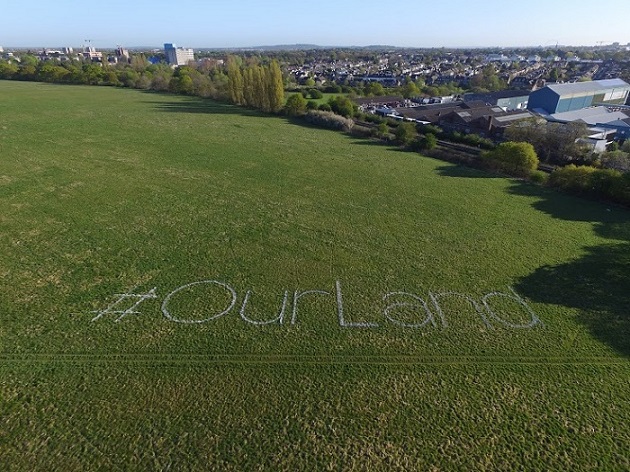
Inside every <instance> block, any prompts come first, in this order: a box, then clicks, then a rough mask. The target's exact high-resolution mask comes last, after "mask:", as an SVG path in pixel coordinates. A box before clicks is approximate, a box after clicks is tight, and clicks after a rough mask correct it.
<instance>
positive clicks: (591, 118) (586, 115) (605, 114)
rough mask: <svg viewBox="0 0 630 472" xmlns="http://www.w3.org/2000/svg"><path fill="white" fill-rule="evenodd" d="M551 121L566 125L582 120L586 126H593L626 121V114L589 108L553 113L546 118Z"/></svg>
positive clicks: (604, 108)
mask: <svg viewBox="0 0 630 472" xmlns="http://www.w3.org/2000/svg"><path fill="white" fill-rule="evenodd" d="M547 118H548V119H551V120H552V121H560V122H563V123H567V122H569V121H578V120H582V121H584V122H585V123H587V124H591V125H595V124H597V123H610V122H611V121H617V120H626V119H628V114H627V113H624V112H622V111H610V110H609V109H608V108H606V107H603V106H601V107H590V108H583V109H581V110H574V111H565V112H563V113H554V114H553V115H549V116H548V117H547Z"/></svg>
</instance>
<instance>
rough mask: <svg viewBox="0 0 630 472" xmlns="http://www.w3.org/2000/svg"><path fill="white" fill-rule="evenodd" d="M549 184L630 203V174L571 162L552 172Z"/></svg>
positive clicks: (575, 191) (578, 193)
mask: <svg viewBox="0 0 630 472" xmlns="http://www.w3.org/2000/svg"><path fill="white" fill-rule="evenodd" d="M549 185H550V186H552V187H557V188H559V189H562V190H565V191H567V192H570V193H574V194H577V195H590V196H593V197H597V198H603V199H606V200H611V201H613V202H617V203H623V204H626V205H630V174H627V173H626V174H623V173H621V172H619V171H617V170H613V169H595V168H594V167H590V166H575V165H573V164H570V165H568V166H565V167H561V168H558V169H556V170H554V171H553V172H552V173H551V176H550V177H549Z"/></svg>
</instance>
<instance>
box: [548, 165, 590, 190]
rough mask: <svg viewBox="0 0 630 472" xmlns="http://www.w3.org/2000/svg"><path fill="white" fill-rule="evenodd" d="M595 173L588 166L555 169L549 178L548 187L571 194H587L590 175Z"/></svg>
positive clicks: (569, 166)
mask: <svg viewBox="0 0 630 472" xmlns="http://www.w3.org/2000/svg"><path fill="white" fill-rule="evenodd" d="M593 172H595V168H594V167H590V166H579V167H578V166H575V165H574V164H569V165H568V166H564V167H559V168H557V169H555V170H554V171H553V172H552V173H551V175H550V176H549V185H550V186H552V187H557V188H559V189H561V190H565V191H568V192H571V193H575V194H578V195H582V194H585V193H588V190H589V185H590V177H591V174H592V173H593Z"/></svg>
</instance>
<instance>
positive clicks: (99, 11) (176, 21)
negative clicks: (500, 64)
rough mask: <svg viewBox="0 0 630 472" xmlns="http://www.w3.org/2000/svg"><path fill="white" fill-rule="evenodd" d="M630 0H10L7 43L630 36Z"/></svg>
mask: <svg viewBox="0 0 630 472" xmlns="http://www.w3.org/2000/svg"><path fill="white" fill-rule="evenodd" d="M629 20H630V0H596V1H595V0H544V1H540V2H535V1H529V2H526V1H522V0H518V1H516V0H430V1H429V0H407V1H400V0H398V1H389V2H388V1H386V0H378V1H371V0H363V1H359V0H318V1H313V2H306V1H300V0H290V1H289V0H232V1H215V0H206V1H204V0H173V1H163V0H152V1H149V0H108V1H105V2H98V1H90V0H82V1H78V0H24V1H15V0H1V1H0V45H1V46H4V47H10V46H13V47H19V46H29V47H44V46H45V47H61V46H74V47H77V46H81V45H83V43H84V40H86V39H91V40H92V44H93V45H94V46H96V47H111V46H115V45H117V44H120V45H123V46H128V47H129V46H155V47H160V46H162V44H163V43H165V42H174V43H176V44H177V45H178V46H184V47H193V48H199V47H208V48H212V47H246V46H258V45H274V44H296V43H309V44H318V45H322V46H333V45H334V46H365V45H371V44H387V45H394V46H408V47H482V46H552V45H555V44H556V43H559V44H565V45H595V44H597V43H598V42H600V41H603V42H606V43H611V42H613V41H618V42H621V43H622V44H627V43H629V42H630V27H629V26H628V25H629Z"/></svg>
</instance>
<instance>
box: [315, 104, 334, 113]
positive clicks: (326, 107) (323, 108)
mask: <svg viewBox="0 0 630 472" xmlns="http://www.w3.org/2000/svg"><path fill="white" fill-rule="evenodd" d="M317 109H318V110H319V111H332V108H330V105H329V104H328V103H322V104H321V105H320V106H319V107H318V108H317Z"/></svg>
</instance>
